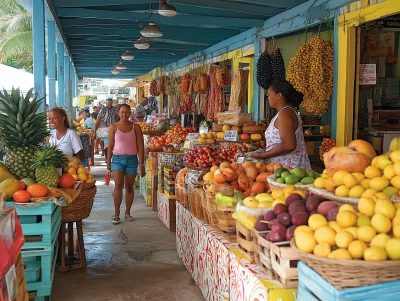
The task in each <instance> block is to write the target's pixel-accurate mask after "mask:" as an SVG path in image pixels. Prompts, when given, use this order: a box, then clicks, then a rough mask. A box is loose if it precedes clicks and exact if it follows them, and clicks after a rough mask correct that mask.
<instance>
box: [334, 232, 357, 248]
mask: <svg viewBox="0 0 400 301" xmlns="http://www.w3.org/2000/svg"><path fill="white" fill-rule="evenodd" d="M353 240H354V236H353V235H352V234H351V233H350V232H348V231H344V230H342V231H340V232H338V233H337V234H336V236H335V242H336V245H337V246H338V247H339V248H344V249H347V248H348V246H349V244H350V243H351V242H352V241H353Z"/></svg>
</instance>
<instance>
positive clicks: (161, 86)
mask: <svg viewBox="0 0 400 301" xmlns="http://www.w3.org/2000/svg"><path fill="white" fill-rule="evenodd" d="M168 80H169V77H168V76H166V75H163V76H160V77H159V78H158V79H157V89H158V92H160V94H165V93H166V82H167V81H168Z"/></svg>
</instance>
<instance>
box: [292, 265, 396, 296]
mask: <svg viewBox="0 0 400 301" xmlns="http://www.w3.org/2000/svg"><path fill="white" fill-rule="evenodd" d="M297 269H298V272H299V290H298V297H297V300H298V301H377V300H379V301H393V300H399V295H400V281H393V282H385V283H382V284H374V285H368V286H361V287H356V288H348V289H337V288H336V287H335V286H333V285H332V284H330V283H329V282H328V281H327V280H326V279H325V278H323V277H322V276H321V275H320V274H318V273H317V272H315V271H314V270H313V269H312V268H310V267H309V266H308V265H307V264H306V263H304V262H299V263H298V265H297ZM365 272H366V273H368V271H365ZM355 277H357V275H355Z"/></svg>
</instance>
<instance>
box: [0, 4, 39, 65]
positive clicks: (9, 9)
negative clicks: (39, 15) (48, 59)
mask: <svg viewBox="0 0 400 301" xmlns="http://www.w3.org/2000/svg"><path fill="white" fill-rule="evenodd" d="M32 51H33V47H32V16H31V14H29V13H28V12H27V11H26V10H25V9H24V8H23V7H22V6H21V5H19V4H18V2H17V1H16V0H0V63H6V64H9V65H11V66H13V67H16V68H25V69H27V70H32V66H33V58H32Z"/></svg>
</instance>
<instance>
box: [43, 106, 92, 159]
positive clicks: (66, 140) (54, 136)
mask: <svg viewBox="0 0 400 301" xmlns="http://www.w3.org/2000/svg"><path fill="white" fill-rule="evenodd" d="M48 119H49V124H50V127H51V128H52V129H53V130H52V131H51V133H50V140H49V143H50V145H56V146H58V148H59V149H60V150H61V151H62V152H63V154H64V155H65V156H68V157H72V156H76V157H78V158H79V159H80V160H81V161H82V162H83V161H84V160H85V154H84V152H83V147H82V142H81V139H80V138H79V136H78V134H77V133H76V132H75V131H73V130H72V129H70V126H69V122H68V116H67V113H66V112H65V110H64V109H63V108H61V107H55V108H54V109H52V110H50V112H49V114H48Z"/></svg>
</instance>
